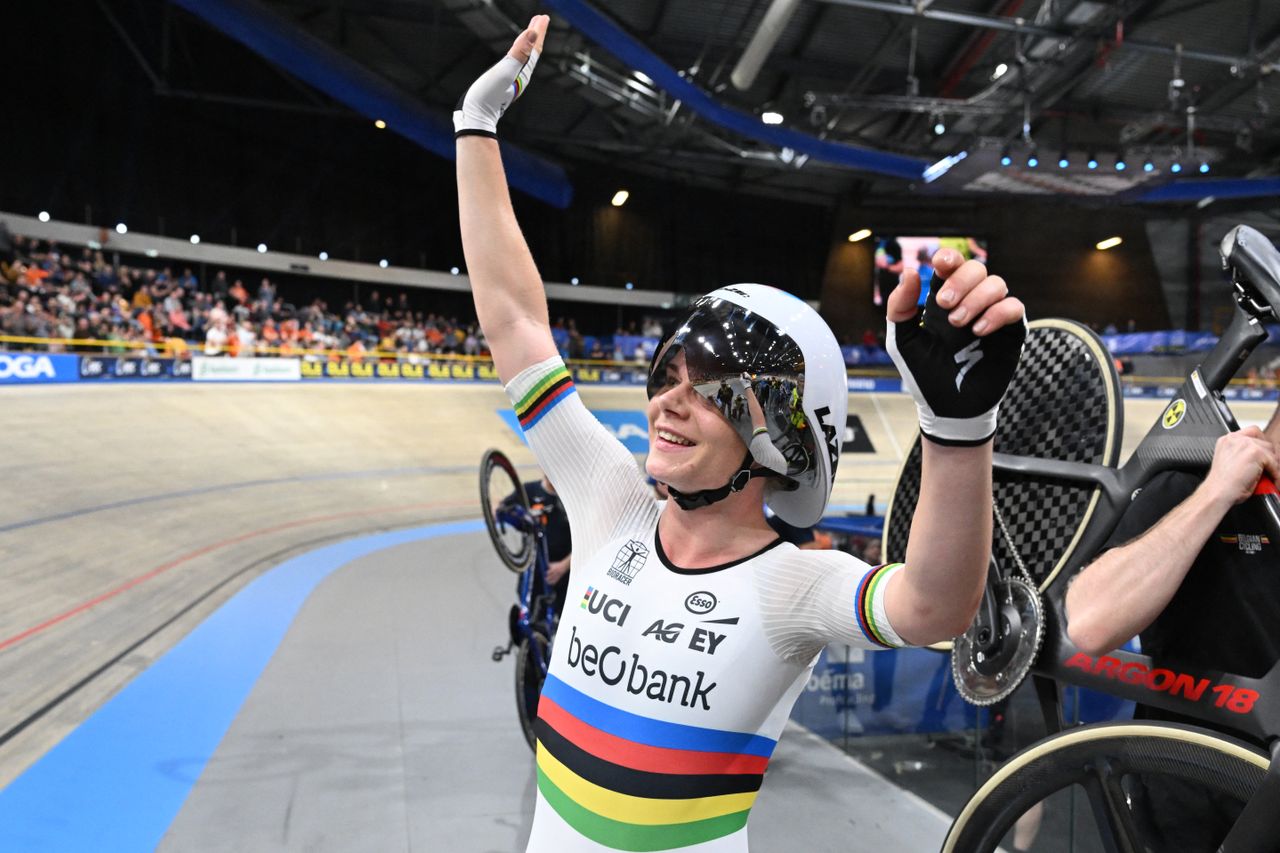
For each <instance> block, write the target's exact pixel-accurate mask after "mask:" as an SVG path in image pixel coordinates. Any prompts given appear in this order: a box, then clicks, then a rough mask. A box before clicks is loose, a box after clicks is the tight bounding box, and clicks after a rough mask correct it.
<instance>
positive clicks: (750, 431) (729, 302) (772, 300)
mask: <svg viewBox="0 0 1280 853" xmlns="http://www.w3.org/2000/svg"><path fill="white" fill-rule="evenodd" d="M692 309H693V310H692V313H690V315H689V317H688V318H687V319H686V320H685V321H684V323H682V324H681V325H680V327H679V328H677V329H676V330H675V332H674V333H673V334H672V335H671V337H670V338H668V339H667V340H666V341H664V342H663V343H662V344H661V345H660V346H659V348H658V350H657V351H656V352H655V353H654V356H653V362H652V364H651V365H650V367H649V385H648V393H649V397H650V398H652V397H653V396H655V395H656V394H657V393H659V392H660V391H661V388H662V385H663V383H664V381H665V376H666V368H667V365H668V364H669V363H670V362H671V360H672V359H674V358H675V357H676V355H677V354H678V353H680V352H681V351H683V352H684V354H685V366H686V369H687V371H688V375H689V382H690V383H691V384H692V385H693V387H694V390H696V391H697V392H698V393H699V394H701V395H702V396H703V397H705V398H706V399H707V400H709V401H710V402H711V403H712V404H713V405H714V406H715V407H716V408H717V409H718V410H719V411H720V413H721V414H722V415H724V417H725V419H726V420H728V421H729V423H730V424H731V425H732V426H733V427H734V429H735V430H736V431H737V433H738V435H739V436H740V437H741V438H742V441H743V443H745V444H746V445H747V446H748V448H751V449H750V450H748V453H747V459H746V460H744V463H743V469H742V470H740V471H739V472H738V473H737V474H736V475H735V476H734V477H733V479H732V480H731V481H730V482H729V484H728V485H727V486H725V487H724V488H722V489H710V490H706V491H705V492H700V493H697V494H695V495H684V494H682V493H678V492H675V490H674V489H673V490H672V491H673V495H674V496H675V497H676V499H677V502H679V503H680V504H681V505H682V506H685V507H686V508H696V507H698V506H706V505H707V504H709V503H714V502H715V501H717V500H720V499H722V498H724V497H725V496H727V495H728V494H729V493H730V492H736V491H740V490H741V489H742V488H743V487H745V486H746V484H747V482H748V481H749V480H750V479H751V477H752V476H760V474H761V473H765V472H762V471H761V470H760V469H755V470H754V471H751V470H749V469H750V468H751V464H750V463H751V460H752V459H753V458H754V460H755V461H756V462H758V463H760V464H761V465H762V466H763V467H764V468H766V469H769V472H768V473H769V474H771V475H772V478H771V479H770V480H769V482H768V483H767V484H766V485H765V500H766V502H767V503H768V504H769V506H770V507H771V508H772V509H773V511H774V512H775V513H776V514H777V515H778V516H779V517H781V518H782V520H783V521H785V522H787V523H788V524H793V525H795V526H797V527H810V526H812V525H814V524H816V523H817V522H818V520H819V519H820V518H822V513H823V511H824V510H825V509H826V507H827V501H828V500H829V499H830V498H831V486H832V483H833V482H834V480H835V473H836V466H837V464H838V463H839V461H840V441H841V439H842V437H843V436H844V430H845V414H846V412H847V410H848V399H849V397H848V394H849V391H848V384H847V381H846V379H845V372H844V357H843V356H842V355H841V353H840V346H839V344H837V343H836V338H835V335H833V334H832V333H831V329H830V327H828V326H827V324H826V322H825V321H824V320H823V319H822V318H821V317H820V316H818V312H817V311H814V310H813V309H812V308H810V307H809V305H808V304H807V303H805V302H804V301H802V300H800V299H798V298H797V297H795V296H792V295H791V294H789V293H787V292H785V291H782V290H778V289H777V288H776V287H769V286H767V285H763V284H734V285H730V286H729V287H722V288H720V289H719V290H715V291H712V292H711V293H708V294H707V295H706V296H703V297H702V298H700V299H698V300H697V301H696V302H694V303H693V305H692ZM748 389H749V390H750V391H751V392H752V396H753V397H754V400H748V398H747V397H746V395H745V391H746V390H748ZM753 404H754V405H753ZM761 427H763V428H764V429H765V430H767V435H768V439H769V441H768V445H771V447H772V450H770V449H769V446H765V447H761V445H762V444H763V442H762V441H759V440H755V441H754V443H753V439H755V437H756V434H757V432H759V431H760V428H761ZM779 469H785V470H779Z"/></svg>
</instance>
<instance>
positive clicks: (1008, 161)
mask: <svg viewBox="0 0 1280 853" xmlns="http://www.w3.org/2000/svg"><path fill="white" fill-rule="evenodd" d="M1000 165H1001V166H1011V165H1013V158H1012V157H1010V156H1009V152H1008V151H1006V152H1005V153H1004V154H1001V155H1000Z"/></svg>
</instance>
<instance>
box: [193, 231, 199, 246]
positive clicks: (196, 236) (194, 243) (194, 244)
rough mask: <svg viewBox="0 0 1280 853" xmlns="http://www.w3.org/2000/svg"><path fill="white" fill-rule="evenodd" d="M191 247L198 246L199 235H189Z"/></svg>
mask: <svg viewBox="0 0 1280 853" xmlns="http://www.w3.org/2000/svg"><path fill="white" fill-rule="evenodd" d="M191 245H193V246H198V245H200V235H199V234H192V235H191Z"/></svg>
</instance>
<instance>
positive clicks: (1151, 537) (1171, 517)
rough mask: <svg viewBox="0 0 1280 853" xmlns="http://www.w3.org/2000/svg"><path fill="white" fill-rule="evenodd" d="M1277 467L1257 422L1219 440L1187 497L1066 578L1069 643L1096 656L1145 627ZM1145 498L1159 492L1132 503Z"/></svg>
mask: <svg viewBox="0 0 1280 853" xmlns="http://www.w3.org/2000/svg"><path fill="white" fill-rule="evenodd" d="M1278 468H1280V461H1278V460H1277V456H1276V447H1275V445H1274V444H1272V443H1271V441H1270V440H1269V439H1268V438H1267V437H1266V436H1264V435H1263V433H1262V431H1261V430H1259V429H1258V428H1257V427H1246V428H1245V429H1242V430H1240V431H1239V432H1233V433H1229V434H1227V435H1224V436H1223V437H1222V438H1220V439H1218V444H1217V446H1216V447H1215V448H1214V452H1213V466H1212V467H1211V468H1210V469H1209V474H1208V476H1206V477H1205V480H1204V482H1203V483H1201V484H1200V486H1199V487H1198V488H1196V490H1195V491H1194V492H1192V493H1191V495H1190V496H1189V497H1188V498H1187V499H1186V500H1184V501H1182V502H1181V503H1179V504H1178V505H1177V506H1175V507H1174V508H1173V509H1172V510H1171V511H1170V512H1169V513H1168V514H1167V515H1165V516H1164V517H1163V518H1161V519H1160V520H1159V521H1158V522H1157V523H1156V524H1155V525H1154V526H1152V527H1151V528H1150V529H1149V530H1147V531H1146V532H1145V533H1143V534H1142V535H1141V536H1139V537H1138V538H1136V539H1134V540H1132V541H1131V542H1128V543H1126V544H1124V545H1121V546H1120V547H1118V548H1112V549H1110V550H1108V551H1107V552H1105V553H1104V554H1103V555H1102V556H1101V557H1099V558H1098V559H1096V560H1094V561H1093V562H1092V563H1090V564H1089V565H1088V566H1086V567H1085V568H1084V570H1082V571H1081V572H1080V574H1079V575H1077V576H1076V578H1075V580H1073V581H1072V582H1071V586H1070V587H1069V588H1068V589H1067V636H1068V637H1070V638H1071V642H1073V643H1075V644H1076V645H1077V646H1079V647H1080V649H1081V650H1082V651H1084V652H1087V653H1089V654H1092V655H1097V654H1102V653H1103V652H1109V651H1111V650H1112V649H1115V648H1119V647H1120V646H1121V645H1122V644H1123V643H1124V642H1125V641H1126V640H1128V639H1129V638H1130V637H1133V636H1136V635H1137V634H1140V633H1141V632H1142V631H1144V630H1146V628H1147V626H1149V625H1150V624H1151V623H1152V622H1154V621H1155V619H1156V617H1157V616H1159V615H1160V613H1161V611H1163V610H1164V608H1165V607H1166V606H1167V605H1168V604H1169V602H1170V601H1172V600H1173V596H1174V594H1175V593H1176V592H1177V591H1178V587H1179V586H1181V585H1182V581H1183V579H1184V578H1185V577H1186V576H1187V572H1188V570H1190V568H1191V565H1192V563H1194V562H1195V559H1196V555H1197V554H1199V553H1200V550H1201V548H1203V547H1204V544H1205V543H1206V542H1207V541H1208V540H1209V537H1210V536H1212V535H1213V531H1214V530H1215V529H1216V528H1217V526H1218V524H1219V523H1220V522H1221V521H1222V518H1223V516H1225V515H1226V514H1227V510H1229V509H1231V507H1233V506H1235V505H1236V504H1238V503H1240V502H1241V501H1244V500H1245V499H1247V498H1248V497H1249V496H1250V495H1252V494H1253V489H1254V487H1255V486H1256V485H1257V483H1258V478H1259V477H1260V476H1261V475H1262V473H1263V472H1264V471H1266V472H1268V473H1270V474H1271V476H1272V477H1275V476H1276V475H1277V473H1278ZM1149 488H1150V487H1149ZM1144 498H1147V499H1156V500H1158V498H1159V496H1145V495H1142V496H1139V498H1138V500H1144ZM1168 505H1169V504H1168V503H1166V504H1164V506H1168ZM1135 509H1136V507H1133V508H1131V511H1133V510H1135ZM1148 517H1149V516H1148ZM1127 521H1128V519H1125V520H1124V521H1122V522H1121V524H1122V526H1123V525H1124V524H1126V522H1127Z"/></svg>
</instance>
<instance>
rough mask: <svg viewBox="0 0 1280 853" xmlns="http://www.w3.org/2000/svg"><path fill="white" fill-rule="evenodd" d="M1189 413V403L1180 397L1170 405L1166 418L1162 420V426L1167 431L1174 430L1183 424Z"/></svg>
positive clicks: (1165, 412) (1165, 414) (1166, 410)
mask: <svg viewBox="0 0 1280 853" xmlns="http://www.w3.org/2000/svg"><path fill="white" fill-rule="evenodd" d="M1186 413H1187V401H1186V400H1184V399H1182V398H1181V397H1179V398H1178V399H1176V400H1174V401H1173V402H1172V403H1170V404H1169V408H1167V409H1165V410H1164V416H1163V417H1162V418H1160V426H1162V427H1164V428H1165V429H1173V428H1174V427H1176V426H1177V425H1178V424H1180V423H1182V416H1183V415H1185V414H1186Z"/></svg>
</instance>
